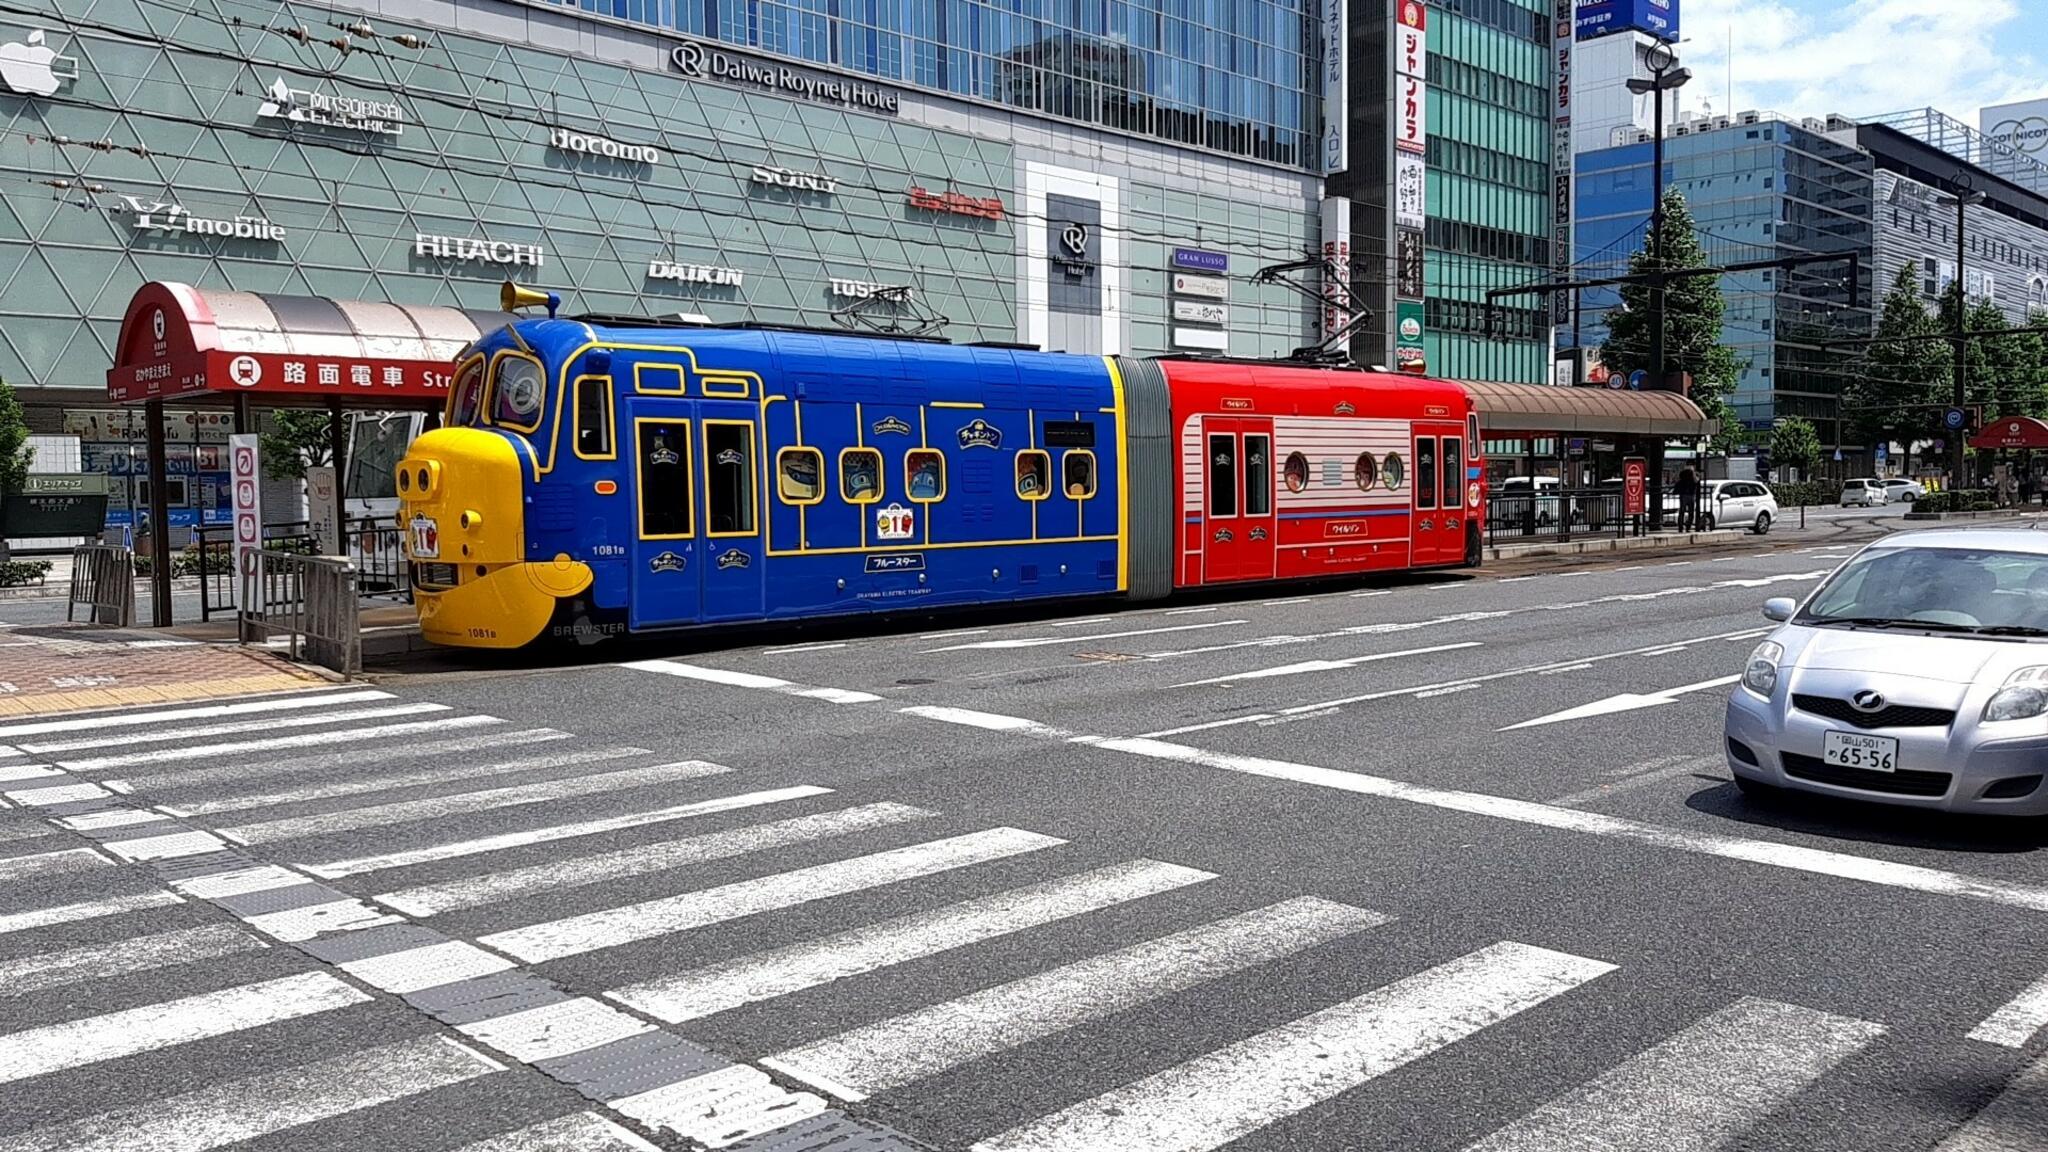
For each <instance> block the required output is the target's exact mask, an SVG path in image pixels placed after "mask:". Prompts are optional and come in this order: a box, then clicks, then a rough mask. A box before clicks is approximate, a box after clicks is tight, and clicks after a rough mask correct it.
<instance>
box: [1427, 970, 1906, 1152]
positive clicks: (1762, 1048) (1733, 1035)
mask: <svg viewBox="0 0 2048 1152" xmlns="http://www.w3.org/2000/svg"><path fill="white" fill-rule="evenodd" d="M1884 1031H1885V1029H1884V1026H1883V1025H1881V1024H1872V1023H1869V1022H1868V1021H1864V1020H1851V1019H1848V1018H1846V1017H1842V1016H1830V1015H1828V1014H1827V1013H1825V1012H1816V1011H1814V1010H1813V1009H1811V1008H1801V1007H1799V1006H1797V1005H1793V1004H1780V1003H1776V1002H1774V1001H1770V1000H1756V999H1744V1000H1740V1001H1737V1002H1736V1003H1734V1004H1732V1005H1730V1006H1729V1007H1727V1008H1723V1009H1722V1010H1720V1011H1719V1012H1716V1013H1714V1014H1713V1015H1711V1016H1708V1017H1706V1018H1705V1019H1703V1020H1701V1021H1699V1022H1698V1023H1696V1024H1694V1025H1692V1026H1691V1027H1689V1028H1687V1029H1685V1030H1684V1031H1682V1032H1680V1033H1678V1034H1677V1035H1675V1036H1673V1037H1671V1038H1670V1039H1668V1040H1666V1041H1664V1042H1663V1043H1661V1044H1658V1045H1657V1046H1656V1047H1654V1048H1650V1049H1648V1050H1647V1051H1644V1052H1642V1053H1640V1054H1638V1055H1636V1056H1634V1057H1632V1058H1630V1059H1629V1060H1627V1061H1625V1062H1623V1063H1621V1064H1619V1065H1617V1066H1615V1067H1614V1068H1612V1069H1609V1070H1608V1071H1607V1072H1605V1073H1602V1074H1601V1075H1600V1076H1599V1077H1597V1078H1595V1079H1594V1080H1592V1081H1590V1082H1589V1083H1587V1084H1585V1085H1582V1086H1581V1087H1579V1088H1575V1089H1573V1090H1572V1091H1570V1092H1567V1093H1565V1094H1564V1095H1563V1096H1560V1097H1558V1098H1557V1099H1555V1100H1552V1101H1551V1102H1550V1103H1548V1104H1545V1105H1544V1106H1543V1107H1541V1108H1538V1109H1537V1110H1535V1111H1534V1112H1531V1113H1529V1114H1528V1115H1527V1116H1524V1117H1522V1118H1521V1119H1520V1120H1517V1121H1515V1122H1514V1123H1512V1124H1510V1125H1508V1126H1507V1127H1505V1128H1502V1129H1500V1130H1499V1131H1497V1132H1495V1133H1493V1134H1492V1135H1491V1136H1488V1137H1487V1138H1486V1139H1484V1140H1481V1141H1479V1142H1478V1143H1477V1144H1474V1145H1472V1146H1471V1147H1470V1148H1468V1149H1466V1152H1580V1150H1582V1149H1587V1148H1617V1149H1618V1148H1655V1149H1657V1150H1658V1152H1713V1150H1714V1149H1718V1148H1724V1147H1727V1146H1729V1144H1730V1143H1732V1142H1733V1141H1734V1140H1735V1139H1737V1138H1738V1137H1739V1136H1740V1135H1741V1134H1742V1133H1744V1132H1746V1131H1748V1130H1749V1128H1750V1127H1751V1126H1752V1125H1754V1124H1755V1123H1756V1122H1757V1121H1759V1120H1761V1119H1763V1118H1764V1117H1765V1116H1768V1115H1769V1114H1770V1113H1772V1112H1773V1111H1775V1110H1777V1109H1778V1108H1780V1107H1783V1106H1784V1105H1785V1104H1786V1103H1787V1102H1789V1101H1790V1100H1792V1099H1793V1098H1794V1097H1796V1096H1798V1095H1799V1094H1800V1093H1801V1092H1804V1091H1805V1090H1806V1089H1807V1087H1808V1086H1809V1085H1811V1084H1812V1083H1813V1082H1814V1081H1816V1080H1818V1079H1820V1078H1821V1077H1822V1076H1823V1075H1825V1074H1827V1072H1828V1071H1829V1070H1831V1069H1833V1068H1834V1067H1835V1065H1837V1064H1840V1063H1841V1062H1842V1061H1844V1060H1847V1059H1848V1058H1849V1057H1851V1056H1854V1055H1855V1054H1856V1053H1858V1052H1860V1051H1862V1050H1863V1048H1864V1047H1865V1046H1867V1045H1869V1044H1870V1042H1871V1041H1873V1040H1875V1039H1877V1038H1878V1037H1879V1036H1881V1035H1883V1034H1884Z"/></svg>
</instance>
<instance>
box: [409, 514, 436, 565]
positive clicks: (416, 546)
mask: <svg viewBox="0 0 2048 1152" xmlns="http://www.w3.org/2000/svg"><path fill="white" fill-rule="evenodd" d="M440 555H441V526H440V525H439V524H437V523H435V522H434V520H433V519H432V518H431V517H427V516H415V517H413V518H412V557H413V559H415V560H433V559H436V558H438V557H439V556H440Z"/></svg>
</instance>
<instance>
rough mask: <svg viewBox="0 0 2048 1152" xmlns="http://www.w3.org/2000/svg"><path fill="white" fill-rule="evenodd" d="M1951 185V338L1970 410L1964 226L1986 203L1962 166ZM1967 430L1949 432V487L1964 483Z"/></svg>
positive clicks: (1959, 392)
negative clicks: (1953, 220)
mask: <svg viewBox="0 0 2048 1152" xmlns="http://www.w3.org/2000/svg"><path fill="white" fill-rule="evenodd" d="M1949 187H1951V188H1953V189H1955V195H1954V196H1953V197H1950V198H1949V200H1948V201H1944V205H1946V204H1947V203H1949V202H1953V203H1954V204H1955V206H1956V326H1955V333H1954V335H1953V336H1951V339H1953V340H1954V341H1955V359H1956V369H1955V382H1956V388H1955V396H1954V403H1955V406H1956V407H1957V408H1958V409H1967V408H1968V407H1969V403H1970V389H1969V380H1970V315H1969V313H1970V295H1969V293H1968V292H1966V291H1964V290H1963V253H1964V251H1965V248H1964V245H1963V226H1964V223H1965V221H1966V220H1967V217H1968V212H1969V208H1970V205H1972V204H1981V203H1983V202H1984V194H1983V193H1982V192H1979V191H1977V190H1976V187H1975V182H1974V181H1972V180H1971V179H1970V174H1969V173H1968V172H1964V171H1962V170H1960V169H1958V170H1957V171H1956V174H1955V176H1954V177H1952V178H1951V179H1950V180H1949ZM1966 430H1967V425H1965V427H1964V428H1958V429H1955V430H1954V431H1953V432H1952V433H1951V434H1950V435H1951V439H1952V443H1951V444H1950V445H1949V454H1948V458H1949V487H1951V488H1955V487H1959V486H1961V485H1962V484H1963V483H1964V479H1963V436H1964V433H1965V431H1966Z"/></svg>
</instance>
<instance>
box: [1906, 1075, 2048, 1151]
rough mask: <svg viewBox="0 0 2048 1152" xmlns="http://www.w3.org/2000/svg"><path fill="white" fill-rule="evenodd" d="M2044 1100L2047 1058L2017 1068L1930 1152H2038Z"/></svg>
mask: <svg viewBox="0 0 2048 1152" xmlns="http://www.w3.org/2000/svg"><path fill="white" fill-rule="evenodd" d="M2044 1099H2048V1056H2044V1057H2041V1058H2040V1059H2037V1060H2035V1061H2033V1062H2032V1063H2030V1064H2028V1065H2027V1066H2026V1067H2024V1068H2021V1069H2020V1070H2019V1072H2018V1073H2017V1074H2015V1075H2014V1076H2013V1078H2012V1082H2011V1083H2009V1084H2007V1085H2006V1086H2005V1091H2003V1092H2000V1093H1999V1094H1998V1095H1996V1096H1994V1097H1992V1098H1991V1103H1989V1104H1986V1105H1985V1106H1984V1107H1983V1109H1982V1110H1980V1111H1979V1112H1978V1113H1977V1114H1976V1115H1975V1116H1972V1117H1971V1118H1970V1122H1969V1123H1968V1124H1965V1125H1963V1126H1962V1127H1961V1128H1958V1129H1956V1130H1955V1132H1953V1133H1952V1134H1950V1136H1949V1138H1948V1139H1946V1140H1943V1141H1942V1142H1941V1143H1940V1144H1939V1145H1938V1146H1937V1147H1936V1148H1935V1149H1934V1152H2040V1148H2041V1101H2042V1100H2044Z"/></svg>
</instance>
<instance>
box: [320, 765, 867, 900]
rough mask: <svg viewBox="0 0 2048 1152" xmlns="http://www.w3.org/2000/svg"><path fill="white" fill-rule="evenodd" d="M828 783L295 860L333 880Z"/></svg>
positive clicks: (743, 803) (768, 798) (813, 789)
mask: <svg viewBox="0 0 2048 1152" xmlns="http://www.w3.org/2000/svg"><path fill="white" fill-rule="evenodd" d="M831 792H832V789H830V788H820V787H818V786H817V785H815V784H799V785H797V786H795V787H793V788H771V789H768V790H766V791H761V792H742V793H739V794H737V795H733V796H719V797H715V798H713V799H710V800H699V801H697V802H696V803H694V804H678V805H675V806H674V807H670V808H660V809H656V810H655V811H652V812H632V813H628V814H626V815H624V816H608V817H605V818H604V819H602V820H579V821H577V822H575V823H573V824H556V825H552V826H550V827H546V828H531V829H528V830H526V831H523V832H504V833H500V834H498V835H496V836H482V837H478V838H476V839H473V840H456V841H453V842H450V843H446V844H434V845H430V846H428V847H425V848H411V849H407V850H406V851H403V852H390V853H386V854H384V855H381V856H357V857H354V858H352V859H347V860H333V861H329V862H328V863H325V864H301V865H299V867H301V868H304V869H305V870H306V871H307V872H309V873H311V874H312V875H315V876H318V877H320V878H321V879H323V880H338V879H340V878H341V877H343V876H356V875H360V874H362V873H364V872H381V871H383V870H384V869H387V868H404V867H407V866H409V865H413V864H425V863H428V862H430V861H434V860H454V859H458V858H460V857H463V856H476V855H480V854H482V853H486V852H497V851H501V850H503V849H506V848H519V847H523V846H525V845H528V844H549V843H553V842H555V841H557V840H573V839H575V838H577V837H579V836H595V835H598V834H600V833H604V832H617V831H619V830H621V829H624V828H640V827H644V826H646V825H649V824H665V823H667V822H669V821H671V820H687V819H689V818H691V817H693V816H707V815H710V814H711V813H714V812H731V811H735V810H737V809H741V808H752V807H755V806H757V805H761V804H780V803H783V802H785V801H789V800H804V799H808V798H810V797H812V796H826V795H830V794H831Z"/></svg>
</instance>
